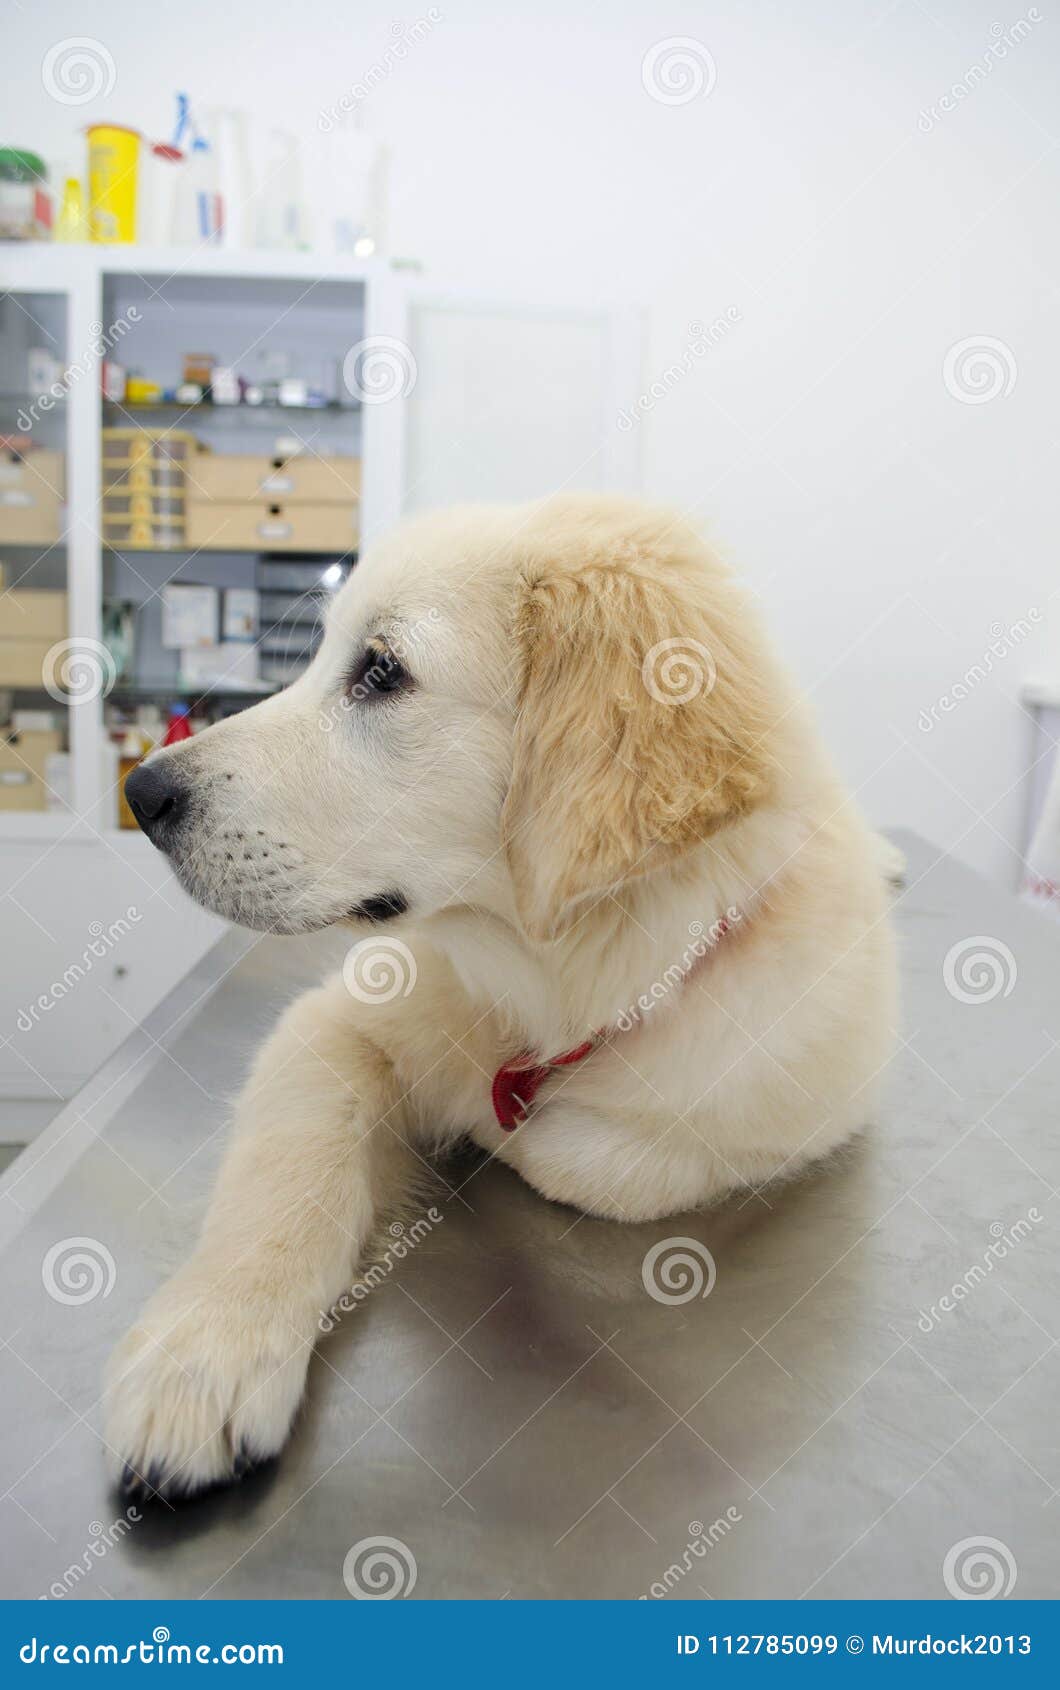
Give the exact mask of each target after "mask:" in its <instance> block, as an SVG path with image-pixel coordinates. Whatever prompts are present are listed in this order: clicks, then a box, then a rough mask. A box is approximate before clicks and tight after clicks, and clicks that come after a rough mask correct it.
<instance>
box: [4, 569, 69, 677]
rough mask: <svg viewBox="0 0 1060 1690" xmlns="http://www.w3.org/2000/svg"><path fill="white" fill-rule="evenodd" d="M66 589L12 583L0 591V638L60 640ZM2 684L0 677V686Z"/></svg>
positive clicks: (65, 617)
mask: <svg viewBox="0 0 1060 1690" xmlns="http://www.w3.org/2000/svg"><path fill="white" fill-rule="evenodd" d="M67 615H68V606H67V599H66V594H65V593H60V592H53V591H52V590H51V589H50V588H49V589H45V588H40V587H31V588H25V589H23V588H21V587H12V588H11V589H10V590H9V591H8V592H6V593H4V594H3V595H0V638H2V639H5V640H9V639H10V640H61V639H63V637H64V636H65V634H66V624H67ZM3 685H4V682H3V680H2V679H0V687H2V686H3Z"/></svg>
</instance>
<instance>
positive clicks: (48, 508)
mask: <svg viewBox="0 0 1060 1690" xmlns="http://www.w3.org/2000/svg"><path fill="white" fill-rule="evenodd" d="M63 468H64V460H63V455H62V453H61V452H31V453H30V454H29V456H28V457H25V458H20V457H18V456H17V455H16V456H11V455H10V454H9V453H6V452H3V453H0V543H2V544H6V545H9V546H35V545H49V544H51V543H52V542H53V541H55V540H58V539H59V537H60V534H61V532H62V500H63Z"/></svg>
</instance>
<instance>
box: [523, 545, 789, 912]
mask: <svg viewBox="0 0 1060 1690" xmlns="http://www.w3.org/2000/svg"><path fill="white" fill-rule="evenodd" d="M520 591H521V598H520V606H519V610H518V614H517V619H516V642H517V647H518V656H519V661H520V664H521V692H520V698H519V709H518V719H517V724H516V739H515V761H514V768H513V775H512V783H511V787H510V789H509V792H508V796H507V799H506V802H505V806H504V813H503V820H502V828H503V837H504V841H505V845H506V848H507V851H508V859H509V863H510V865H511V870H512V875H513V880H514V885H515V891H516V899H517V904H518V909H519V915H520V919H521V920H522V922H523V924H524V926H525V928H526V930H527V932H528V933H529V934H530V935H531V937H533V938H535V939H539V940H544V939H552V938H556V937H558V936H559V935H560V934H561V933H563V932H564V931H565V930H566V929H567V928H568V927H569V926H570V925H571V923H572V922H573V921H574V920H575V919H577V917H578V915H579V914H581V913H582V911H583V910H584V908H585V907H586V904H587V901H589V900H593V899H596V898H599V897H601V896H603V895H605V894H606V893H607V892H609V891H611V890H614V889H615V888H617V887H619V886H621V885H622V884H623V883H624V882H626V881H629V880H631V879H633V878H634V877H636V876H639V875H643V874H647V873H649V872H651V871H653V870H655V869H657V868H659V867H661V866H662V865H663V864H665V863H667V862H669V861H672V860H673V859H674V858H676V857H677V856H679V855H681V854H682V853H683V852H685V851H687V850H689V849H690V848H691V847H693V846H695V845H698V844H700V843H702V841H703V840H705V839H708V838H709V837H710V836H711V834H713V833H716V832H717V831H718V829H719V828H722V827H724V826H726V825H727V824H728V823H729V822H731V821H734V820H736V819H737V818H738V817H740V816H742V815H745V814H746V813H747V812H748V811H749V810H750V809H751V808H752V807H753V806H754V805H756V804H758V803H760V802H761V801H762V800H763V799H764V798H765V797H766V796H767V795H768V793H769V791H770V789H771V786H772V775H773V770H772V766H771V764H770V762H769V758H768V754H767V751H766V748H765V746H764V743H763V741H764V739H765V737H766V736H767V734H768V731H769V728H770V725H771V715H772V716H776V715H778V714H779V713H780V712H779V710H778V709H777V708H776V707H775V706H774V708H773V710H772V712H771V711H770V699H771V698H773V697H775V694H773V692H772V688H771V686H770V678H769V676H768V675H767V674H766V673H763V670H768V669H770V668H771V665H770V664H769V661H768V659H767V658H765V654H764V652H763V653H762V654H761V659H762V660H761V661H760V654H759V651H758V642H757V639H756V638H755V630H754V629H753V626H752V624H751V623H750V619H749V613H748V611H747V610H746V607H745V605H744V603H743V601H742V600H741V599H740V598H739V597H738V595H737V593H736V591H735V589H734V588H733V587H732V585H731V584H730V582H729V581H728V580H727V578H725V577H723V576H722V575H721V574H720V572H714V571H711V570H707V569H697V568H694V567H689V566H687V564H682V565H681V566H679V567H675V568H674V569H668V568H666V567H665V566H664V565H660V564H655V563H651V564H647V565H645V566H640V565H638V564H636V563H634V564H631V565H621V566H619V565H616V566H614V567H610V566H608V565H597V566H594V567H590V568H586V569H580V570H562V569H557V570H555V571H554V572H553V571H550V570H548V569H547V568H545V569H543V570H538V571H536V572H535V573H534V575H533V576H532V577H530V578H528V579H526V580H524V582H523V583H522V584H521V589H520Z"/></svg>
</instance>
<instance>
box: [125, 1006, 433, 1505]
mask: <svg viewBox="0 0 1060 1690" xmlns="http://www.w3.org/2000/svg"><path fill="white" fill-rule="evenodd" d="M404 1130H405V1122H404V1112H403V1110H402V1107H401V1104H400V1101H399V1094H398V1087H397V1083H396V1081H395V1079H394V1076H393V1073H392V1071H391V1068H390V1064H389V1062H388V1060H387V1058H386V1056H385V1055H384V1053H383V1051H382V1050H381V1049H379V1048H378V1047H377V1046H376V1045H375V1044H373V1043H372V1042H370V1041H369V1039H368V1038H367V1037H365V1036H364V1035H363V1034H362V1033H361V1032H359V1031H358V1028H357V1025H356V1022H355V1019H354V1006H353V1005H352V1004H351V1001H350V997H349V994H348V993H347V992H346V991H345V989H344V987H343V985H342V982H341V979H335V980H333V981H331V982H329V983H328V984H327V985H325V986H323V987H321V988H319V989H318V990H316V991H312V992H309V993H307V994H306V995H305V996H304V997H302V998H300V999H298V1001H297V1002H296V1003H295V1004H293V1005H292V1007H291V1008H290V1009H289V1010H288V1011H287V1013H286V1014H285V1015H284V1017H283V1019H282V1020H281V1021H280V1023H279V1025H278V1027H277V1028H276V1030H275V1032H274V1033H273V1034H272V1036H271V1037H270V1038H269V1040H268V1041H267V1043H266V1044H265V1046H264V1047H263V1049H262V1051H261V1053H260V1055H259V1057H258V1060H257V1062H256V1064H255V1067H254V1070H253V1072H252V1074H251V1077H250V1080H249V1082H248V1084H247V1086H246V1087H245V1089H244V1091H243V1094H242V1096H241V1098H240V1100H239V1104H238V1106H237V1111H236V1120H235V1130H234V1134H233V1138H232V1142H231V1145H230V1147H229V1149H228V1152H227V1155H226V1157H225V1160H224V1164H223V1166H222V1169H221V1174H220V1178H219V1180H218V1184H217V1188H216V1191H215V1193H214V1196H213V1200H212V1202H211V1204H210V1208H209V1212H208V1214H207V1217H206V1222H205V1225H204V1227H203V1230H202V1235H201V1237H200V1240H199V1244H198V1247H197V1248H196V1250H195V1253H194V1255H193V1256H192V1257H191V1260H190V1261H189V1262H188V1263H187V1264H186V1266H185V1267H183V1268H182V1269H181V1270H180V1271H179V1272H178V1273H177V1274H176V1275H175V1276H174V1277H173V1278H172V1279H171V1280H169V1281H168V1282H167V1283H166V1284H165V1285H163V1286H162V1288H161V1289H160V1290H159V1291H158V1292H157V1293H156V1295H155V1296H154V1297H153V1298H152V1299H151V1301H150V1302H149V1303H148V1305H147V1307H146V1309H145V1310H144V1312H143V1314H142V1315H141V1316H140V1319H139V1321H138V1322H137V1324H136V1325H135V1326H134V1327H133V1328H132V1329H131V1331H130V1332H128V1333H127V1334H126V1337H125V1338H124V1340H123V1341H122V1343H121V1344H120V1345H119V1347H118V1349H117V1351H116V1352H115V1354H114V1356H113V1357H112V1360H111V1365H110V1368H109V1372H108V1380H107V1390H106V1401H107V1431H106V1437H107V1443H108V1445H109V1447H110V1450H111V1452H112V1457H113V1459H114V1460H115V1462H116V1463H117V1469H118V1474H119V1478H120V1481H121V1483H122V1485H123V1486H124V1487H125V1488H126V1489H127V1490H138V1489H143V1488H145V1487H148V1488H150V1489H153V1490H158V1491H160V1492H161V1493H162V1494H163V1495H169V1496H173V1495H178V1494H183V1493H188V1492H192V1491H195V1490H199V1489H201V1488H202V1487H204V1486H207V1485H211V1484H216V1483H218V1482H221V1481H225V1480H229V1479H232V1478H238V1477H240V1476H241V1474H242V1473H243V1471H244V1470H245V1469H246V1468H247V1467H248V1466H250V1465H252V1464H254V1463H255V1462H257V1461H261V1460H264V1459H266V1458H267V1457H269V1456H271V1455H275V1454H276V1452H277V1451H278V1450H279V1449H280V1448H281V1446H282V1445H283V1443H284V1442H285V1440H286V1438H287V1435H288V1432H289V1430H290V1426H291V1421H292V1419H293V1417H294V1414H295V1410H296V1409H297V1407H298V1403H299V1401H300V1399H301V1396H302V1391H303V1387H304V1384H305V1375H306V1369H307V1367H308V1365H309V1358H310V1355H311V1353H312V1348H313V1343H314V1340H315V1337H316V1335H317V1330H318V1326H317V1323H318V1317H319V1313H320V1311H321V1310H322V1309H327V1308H328V1307H329V1306H330V1304H331V1303H333V1302H334V1301H335V1299H336V1298H337V1297H338V1296H339V1295H340V1293H341V1292H342V1291H343V1290H345V1289H346V1288H347V1287H348V1286H349V1284H350V1282H351V1278H352V1276H353V1274H354V1271H355V1269H356V1267H357V1263H358V1258H359V1257H360V1255H361V1253H362V1251H363V1250H364V1248H365V1246H366V1244H367V1243H368V1242H369V1240H370V1238H371V1235H372V1232H373V1230H374V1228H375V1226H376V1224H377V1222H378V1219H379V1216H380V1215H381V1214H382V1213H385V1212H386V1210H387V1209H388V1208H389V1207H390V1206H391V1205H393V1204H394V1203H396V1202H398V1201H399V1200H400V1196H401V1192H402V1189H403V1187H404V1186H405V1185H406V1184H407V1181H408V1178H409V1175H410V1172H411V1165H412V1160H411V1152H410V1150H409V1149H408V1147H407V1144H406V1142H405V1140H404V1136H403V1135H404Z"/></svg>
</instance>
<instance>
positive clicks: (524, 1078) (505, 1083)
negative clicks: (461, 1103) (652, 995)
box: [490, 912, 739, 1133]
mask: <svg viewBox="0 0 1060 1690" xmlns="http://www.w3.org/2000/svg"><path fill="white" fill-rule="evenodd" d="M730 913H731V912H730ZM734 919H737V920H738V919H739V917H738V916H736V917H734ZM732 925H733V923H732V922H731V921H729V920H727V919H726V917H725V916H721V917H719V919H718V920H717V921H716V922H715V924H714V927H713V928H712V929H711V932H712V934H713V935H714V936H713V938H712V940H711V943H710V945H709V946H707V947H706V948H705V949H704V950H702V951H700V952H699V954H698V956H697V958H696V962H695V963H694V964H693V966H692V967H691V968H689V969H688V971H687V973H686V974H685V976H684V979H683V981H682V982H681V983H682V985H685V984H687V982H688V980H689V979H690V978H691V976H692V975H693V974H694V973H696V972H697V970H698V968H699V966H700V964H701V963H702V962H703V961H704V958H705V957H707V956H709V954H710V952H711V951H712V950H713V949H714V946H715V945H716V944H717V943H718V941H719V940H721V939H723V938H724V937H725V935H726V933H729V932H731V930H732ZM637 1019H638V1020H639V1019H640V1017H639V1015H638V1016H637ZM616 1030H618V1029H616ZM608 1037H609V1034H608V1032H607V1030H606V1029H605V1030H604V1031H602V1032H599V1033H594V1034H593V1035H592V1037H591V1038H588V1039H586V1040H585V1043H584V1044H580V1045H575V1047H574V1049H573V1050H565V1051H562V1052H561V1054H560V1055H559V1056H551V1057H549V1058H548V1060H547V1061H546V1062H537V1061H535V1060H534V1055H533V1052H531V1051H525V1052H524V1053H523V1054H522V1055H521V1056H516V1057H513V1058H512V1060H511V1062H506V1063H505V1064H504V1065H503V1067H501V1068H498V1069H497V1072H496V1073H495V1074H494V1076H493V1085H492V1088H491V1092H490V1095H491V1097H492V1100H493V1113H494V1114H495V1115H496V1117H497V1125H498V1126H499V1127H500V1128H501V1129H502V1130H503V1131H504V1132H506V1133H510V1132H513V1131H514V1129H515V1128H516V1127H518V1126H521V1125H522V1123H523V1122H524V1121H525V1119H526V1116H527V1112H528V1110H529V1108H530V1105H531V1104H532V1103H533V1101H534V1098H535V1097H536V1096H537V1094H538V1092H539V1091H540V1090H541V1087H542V1086H543V1085H544V1083H545V1081H546V1080H547V1079H548V1077H549V1075H550V1074H551V1072H552V1070H553V1068H573V1067H574V1066H575V1064H576V1063H579V1062H584V1061H585V1058H586V1057H587V1056H591V1055H592V1053H593V1051H594V1050H596V1049H598V1047H599V1046H600V1045H602V1044H603V1042H604V1040H605V1039H606V1038H608Z"/></svg>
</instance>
